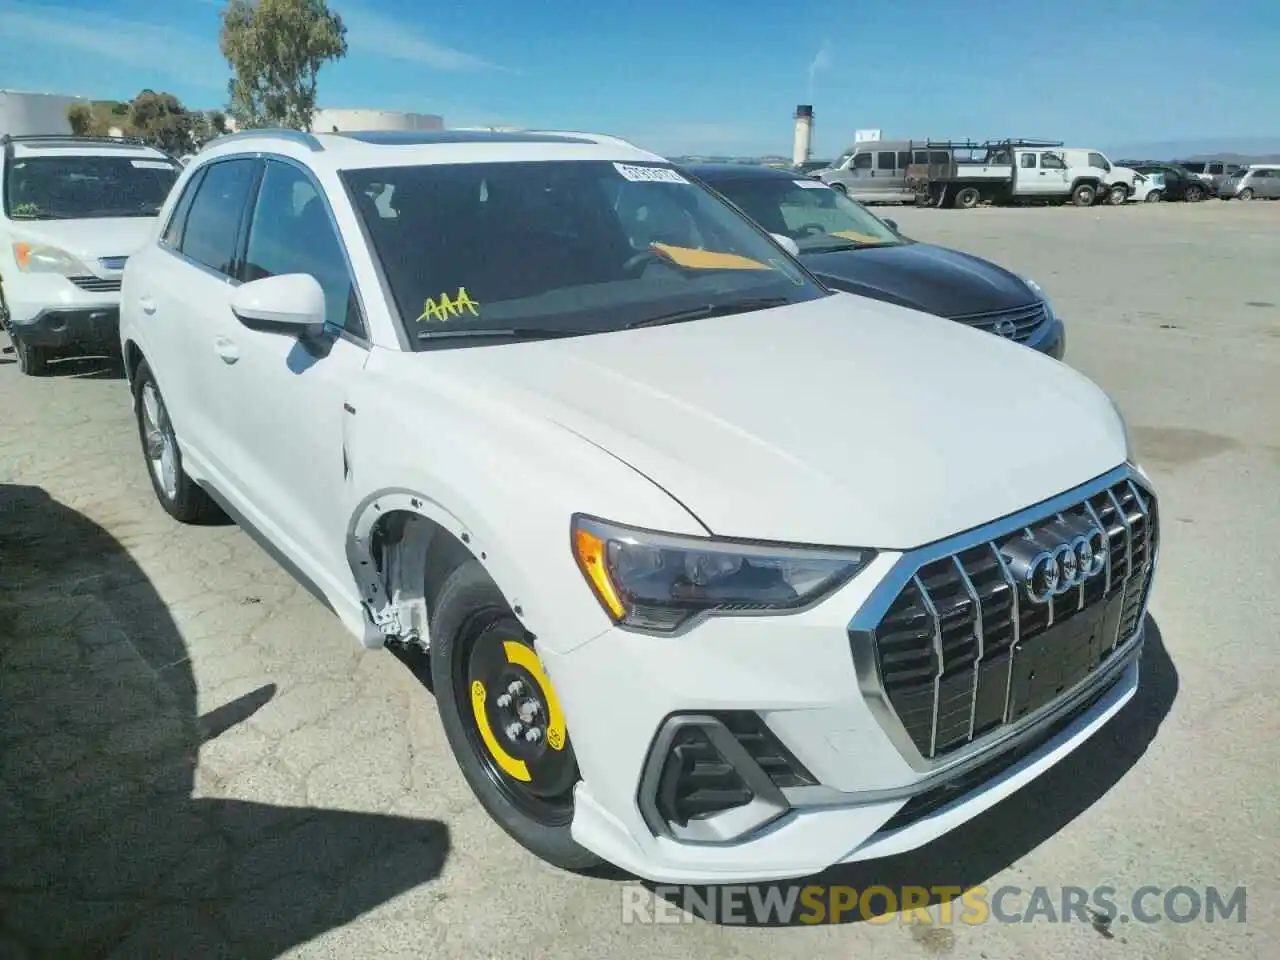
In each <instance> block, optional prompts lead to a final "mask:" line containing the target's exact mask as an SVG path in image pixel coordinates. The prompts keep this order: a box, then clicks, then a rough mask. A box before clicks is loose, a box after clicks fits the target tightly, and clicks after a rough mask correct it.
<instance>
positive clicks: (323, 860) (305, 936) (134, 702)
mask: <svg viewBox="0 0 1280 960" xmlns="http://www.w3.org/2000/svg"><path fill="white" fill-rule="evenodd" d="M881 212H883V213H885V214H887V215H889V216H892V217H895V218H896V219H897V220H898V221H899V223H900V225H901V227H902V229H903V230H904V231H906V232H907V233H908V234H911V235H913V236H915V237H917V238H919V239H924V240H931V241H936V242H940V243H944V244H948V245H952V246H956V247H959V248H962V249H965V250H969V251H972V252H974V253H977V254H980V255H984V256H988V257H990V258H992V259H995V260H997V261H999V262H1000V263H1003V264H1006V265H1008V266H1010V267H1012V268H1014V269H1016V270H1018V271H1019V272H1022V273H1024V274H1025V275H1027V276H1030V277H1032V278H1033V279H1035V280H1037V281H1038V282H1039V283H1040V284H1041V285H1042V286H1043V287H1044V288H1045V289H1046V290H1047V291H1048V292H1049V293H1050V295H1051V296H1052V298H1053V301H1054V303H1055V305H1056V306H1057V308H1058V310H1059V312H1060V313H1061V314H1062V315H1063V316H1064V317H1065V318H1066V320H1067V325H1068V331H1069V339H1068V349H1067V359H1068V361H1069V362H1070V363H1071V364H1073V365H1075V366H1077V367H1078V368H1079V369H1081V370H1083V371H1084V372H1085V373H1087V374H1089V375H1090V376H1091V377H1093V378H1095V379H1096V380H1097V381H1099V382H1100V383H1101V384H1102V385H1103V386H1104V387H1105V388H1106V389H1107V390H1108V391H1110V392H1111V393H1112V395H1113V396H1114V397H1115V398H1116V400H1117V401H1118V403H1119V405H1120V406H1121V408H1122V409H1123V411H1124V412H1125V413H1126V415H1127V416H1128V419H1129V421H1130V424H1131V426H1132V430H1133V434H1134V439H1135V441H1136V445H1137V447H1138V449H1139V452H1140V454H1141V457H1142V459H1143V460H1144V462H1145V464H1146V466H1147V467H1148V469H1149V471H1150V473H1151V474H1152V476H1153V478H1154V480H1155V482H1156V484H1157V486H1158V490H1159V492H1160V494H1161V497H1162V513H1163V521H1164V546H1163V555H1162V567H1161V571H1160V576H1159V579H1158V583H1157V587H1156V591H1155V595H1154V601H1153V609H1152V613H1153V619H1152V624H1151V627H1150V642H1149V648H1148V652H1147V656H1146V659H1145V660H1144V678H1143V687H1142V690H1141V693H1140V695H1139V697H1138V698H1137V700H1135V701H1134V702H1133V703H1132V704H1131V705H1130V706H1129V707H1128V708H1127V709H1126V710H1125V711H1124V712H1123V713H1122V714H1121V715H1120V716H1119V717H1118V718H1117V720H1116V721H1115V722H1113V723H1112V724H1111V725H1110V726H1109V727H1108V728H1107V729H1106V730H1104V731H1103V732H1102V733H1101V734H1099V735H1098V736H1097V737H1096V738H1095V739H1094V740H1092V741H1091V742H1090V743H1089V744H1087V745H1086V746H1085V747H1084V748H1083V749H1082V750H1081V751H1080V752H1078V753H1077V754H1076V755H1074V756H1073V757H1071V758H1069V759H1068V760H1066V761H1064V762H1063V763H1062V764H1061V765H1059V766H1058V767H1057V768H1055V769H1054V770H1053V771H1052V772H1051V773H1050V774H1049V775H1047V776H1045V777H1043V778H1042V779H1041V780H1040V781H1038V782H1036V783H1035V784H1034V785H1032V786H1031V787H1029V788H1027V789H1025V790H1023V791H1022V792H1020V793H1018V794H1016V795H1015V796H1013V797H1012V798H1011V799H1009V800H1007V801H1006V802H1004V803H1003V804H1001V805H1000V806H998V807H996V808H995V809H993V810H991V811H990V812H989V813H987V814H986V815H984V816H982V817H981V818H980V819H979V820H977V821H975V822H973V823H971V824H970V825H968V826H967V827H966V828H964V829H962V830H960V831H959V832H957V833H955V834H953V835H952V836H950V837H947V838H945V839H944V840H942V841H941V842H938V843H936V844H934V845H932V846H931V847H929V848H927V849H924V850H921V851H919V852H918V853H916V854H913V855H911V856H908V857H902V858H898V859H895V860H891V861H885V862H881V863H871V864H864V865H862V866H860V867H856V868H850V869H844V870H839V871H833V872H832V874H831V875H830V876H828V877H824V878H822V880H823V882H829V883H838V884H848V885H852V886H854V887H856V888H858V889H862V888H865V887H867V886H868V885H870V884H876V883H883V884H887V885H889V886H897V885H901V884H915V885H923V886H935V885H947V884H964V885H967V884H981V885H983V886H985V887H986V888H988V889H989V890H994V889H995V888H998V887H1001V886H1005V885H1014V886H1017V887H1020V888H1022V889H1023V890H1024V891H1028V892H1029V891H1030V890H1031V889H1032V888H1034V887H1036V886H1041V885H1043V886H1046V887H1049V888H1051V889H1052V890H1053V891H1054V893H1053V896H1054V898H1055V900H1056V899H1057V897H1058V894H1057V892H1056V891H1057V889H1058V888H1060V887H1062V886H1064V885H1071V886H1079V887H1085V888H1093V887H1095V886H1098V885H1108V886H1111V887H1114V888H1115V889H1116V891H1117V894H1116V900H1117V902H1118V904H1119V906H1120V910H1121V912H1122V913H1124V912H1126V908H1127V906H1128V900H1127V898H1128V896H1129V895H1130V894H1132V893H1133V892H1134V891H1136V890H1138V889H1139V888H1141V887H1143V886H1146V885H1152V886H1156V887H1160V888H1163V889H1168V888H1172V887H1175V886H1179V885H1186V886H1190V887H1192V888H1195V889H1197V890H1199V891H1201V892H1203V891H1204V889H1205V888H1206V887H1207V886H1213V885H1216V886H1218V887H1221V888H1224V894H1230V892H1231V891H1232V890H1233V889H1234V888H1235V887H1237V886H1239V885H1245V886H1247V888H1248V889H1247V914H1246V920H1245V922H1244V923H1239V922H1237V920H1238V917H1237V918H1233V919H1230V920H1226V921H1223V920H1221V919H1219V920H1218V921H1217V922H1215V923H1206V922H1204V920H1203V919H1199V920H1195V921H1193V922H1189V923H1174V922H1171V921H1168V920H1166V921H1163V922H1159V923H1154V924H1147V923H1139V922H1136V921H1133V922H1128V923H1126V922H1123V921H1121V920H1120V919H1118V918H1117V919H1116V920H1115V921H1113V922H1111V923H1110V924H1107V923H1106V922H1105V921H1104V920H1101V919H1095V920H1094V921H1093V922H1092V923H1081V922H1074V923H1067V924H1053V923H1051V922H1048V921H1047V920H1045V919H1038V920H1035V921H1034V922H1030V923H1023V924H1005V923H998V922H995V921H994V920H992V921H988V922H987V923H985V924H981V925H970V924H966V923H962V922H952V923H949V924H946V923H939V924H933V925H925V924H919V923H917V924H904V923H900V922H898V921H897V920H892V921H891V922H889V923H887V924H869V923H865V922H864V923H846V924H839V925H832V926H822V927H811V928H810V927H803V926H791V927H776V926H775V927H771V928H761V927H755V928H750V929H747V928H742V927H734V926H726V925H717V924H713V923H709V922H705V921H703V920H695V921H693V922H690V923H683V924H679V925H667V926H635V925H624V924H623V923H622V918H623V904H624V897H625V896H626V893H625V891H624V889H623V886H622V884H621V882H620V881H619V880H617V879H613V878H583V877H577V876H571V875H566V874H563V873H559V872H557V871H555V870H553V869H550V868H548V867H546V866H543V865H542V864H540V863H538V862H536V861H535V860H534V859H533V858H532V857H531V856H529V855H528V854H526V853H524V852H523V851H522V850H521V849H520V848H518V847H516V846H515V845H514V843H512V842H511V841H510V840H508V839H507V837H506V835H505V834H503V833H502V832H501V831H500V830H499V829H498V827H496V826H495V825H494V824H492V823H491V822H490V821H489V819H488V817H487V816H486V815H485V814H484V813H483V811H482V810H481V809H480V807H479V806H478V804H477V803H475V802H474V801H473V800H472V798H471V795H470V793H469V792H468V790H467V788H466V786H465V785H464V783H463V780H462V777H461V776H460V774H459V773H458V770H457V767H456V765H455V763H454V761H453V759H452V757H451V756H450V754H449V752H448V749H447V747H446V744H445V738H444V735H443V733H442V731H441V729H440V725H439V722H438V719H437V716H436V712H435V707H434V703H433V701H432V699H431V697H430V696H429V694H428V693H427V692H426V691H425V690H424V688H423V687H422V685H421V684H420V683H419V682H418V681H417V680H416V679H415V676H414V674H413V672H412V671H411V670H410V669H407V668H406V666H405V665H403V664H402V663H401V662H400V661H399V660H397V659H396V658H395V657H394V656H393V655H391V654H389V653H386V652H378V653H365V652H362V651H361V650H359V649H358V648H357V647H356V646H355V644H354V643H353V642H352V641H351V640H350V639H349V638H348V637H347V636H346V635H345V634H344V633H343V632H342V631H341V630H340V629H339V628H338V626H337V624H336V623H335V622H334V621H332V620H331V619H330V617H329V615H328V614H327V613H326V612H325V611H324V609H322V607H321V606H320V605H319V604H318V603H317V602H316V601H315V600H313V599H312V598H311V597H310V595H308V594H307V593H306V592H304V590H303V589H302V588H301V587H299V586H298V585H296V584H295V583H294V582H293V581H292V580H291V579H290V578H289V577H288V575H287V574H285V573H284V572H283V570H282V569H281V568H280V567H278V566H277V565H276V563H275V562H274V561H273V560H272V559H271V558H270V557H268V556H267V554H266V553H264V552H263V550H262V549H260V548H259V546H257V545H256V544H255V542H254V541H253V540H251V539H250V538H249V537H248V536H247V535H245V534H244V533H243V532H241V531H240V530H239V529H237V528H235V527H232V526H223V527H204V528H184V527H180V526H178V525H177V524H175V523H173V522H171V521H170V520H169V519H168V517H167V516H166V515H165V514H164V513H163V512H162V511H161V509H160V507H159V506H158V505H157V504H156V503H155V502H154V500H153V497H152V493H151V490H150V487H149V485H148V481H147V477H146V474H145V471H144V465H143V462H142V458H141V455H140V452H139V444H138V437H137V433H136V429H135V426H134V423H133V420H132V417H131V411H130V405H129V401H128V397H127V394H126V388H125V386H124V384H123V382H122V381H121V380H119V379H118V378H115V375H114V374H113V373H112V371H111V370H110V369H109V368H105V367H104V366H103V365H102V364H100V363H98V362H96V361H71V362H64V363H62V364H60V365H59V368H58V374H57V375H56V376H53V377H51V378H49V379H42V380H35V379H29V378H23V377H21V376H19V374H18V372H17V369H16V366H15V365H14V364H13V363H12V358H11V356H10V357H7V358H4V359H2V360H0V484H4V486H3V487H0V957H4V958H7V960H17V958H23V957H28V956H30V957H37V956H59V957H92V956H114V957H123V958H145V957H180V958H184V960H185V958H197V957H199V958H214V957H271V956H279V955H282V954H283V955H288V956H291V957H298V958H302V957H307V958H319V957H335V958H343V960H358V958H365V957H405V958H409V957H413V958H420V957H424V956H457V957H468V958H478V957H504V958H532V957H584V958H591V960H597V958H605V957H608V958H627V957H662V958H664V960H683V958H688V960H707V958H721V957H724V958H742V960H746V958H758V960H765V958H769V960H785V958H797V960H799V958H804V960H817V958H837V957H839V958H858V960H873V958H885V960H910V958H920V957H926V958H932V957H957V958H973V960H979V958H982V960H1030V958H1064V960H1065V958H1070V960H1079V958H1088V957H1117V958H1125V960H1137V958H1187V960H1193V958H1194V960H1199V958H1205V957H1213V958H1215V960H1231V958H1246V957H1247V958H1258V960H1261V958H1274V957H1276V956H1277V955H1278V954H1277V949H1278V948H1277V946H1276V944H1277V943H1278V942H1280V923H1278V922H1277V917H1276V913H1275V904H1276V902H1277V895H1278V894H1280V882H1278V880H1277V878H1278V876H1280V870H1278V869H1277V866H1276V864H1277V861H1278V859H1280V858H1278V857H1277V854H1280V802H1278V801H1277V799H1276V785H1277V773H1276V771H1277V769H1280V721H1278V720H1277V711H1276V709H1275V707H1276V702H1277V701H1276V694H1275V689H1276V687H1275V684H1276V678H1277V676H1280V643H1278V642H1277V641H1278V640H1280V629H1278V628H1277V622H1278V621H1280V603H1278V601H1277V597H1278V596H1280V591H1278V590H1277V588H1276V575H1275V562H1276V559H1277V548H1276V544H1277V543H1280V511H1278V510H1277V506H1276V491H1277V490H1280V277H1278V274H1277V270H1278V269H1280V204H1262V203H1257V204H1253V205H1242V204H1223V203H1217V202H1213V203H1206V204H1203V205H1199V206H1186V205H1181V204H1163V205H1158V206H1156V205H1152V206H1147V207H1141V206H1139V207H1129V208H1122V209H1111V208H1100V209H1096V210H1076V209H1073V208H1064V209H1036V210H974V211H935V210H913V209H908V210H900V211H893V210H884V211H881ZM986 386H987V388H989V389H992V390H999V389H1000V385H999V384H998V383H996V384H989V385H986ZM1008 399H1009V402H1010V403H1035V402H1036V399H1035V398H1034V397H1009V398H1008ZM1044 413H1045V418H1046V419H1045V429H1047V430H1052V429H1053V422H1054V420H1053V418H1054V416H1055V414H1054V411H1053V410H1052V409H1046V410H1045V411H1044ZM963 428H964V425H963V423H960V422H957V424H956V429H963ZM1011 442H1014V441H1013V440H1012V439H1011ZM1182 903H1183V906H1182V908H1181V909H1183V910H1186V909H1187V907H1186V903H1187V901H1185V900H1184V901H1182ZM1145 904H1146V907H1147V908H1148V909H1149V910H1160V909H1162V906H1161V904H1162V900H1161V897H1160V896H1158V895H1156V896H1152V897H1148V898H1147V900H1146V901H1145ZM1026 906H1027V900H1026V897H1025V896H1024V897H1022V898H1017V897H1015V898H1012V899H1011V900H1010V901H1008V902H1006V904H1005V907H1004V909H1005V911H1006V913H1007V912H1008V911H1011V910H1012V911H1018V910H1022V909H1025V908H1026ZM934 913H935V916H938V915H939V910H938V908H937V907H935V908H934Z"/></svg>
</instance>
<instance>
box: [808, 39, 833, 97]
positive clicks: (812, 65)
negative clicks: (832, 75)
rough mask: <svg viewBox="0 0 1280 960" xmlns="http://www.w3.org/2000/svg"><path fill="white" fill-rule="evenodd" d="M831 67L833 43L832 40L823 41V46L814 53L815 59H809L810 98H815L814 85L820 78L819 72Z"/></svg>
mask: <svg viewBox="0 0 1280 960" xmlns="http://www.w3.org/2000/svg"><path fill="white" fill-rule="evenodd" d="M830 68H831V45H830V41H825V40H824V41H823V43H822V46H821V48H819V50H818V52H817V53H815V54H814V55H813V59H812V60H810V61H809V86H808V90H809V99H810V100H812V99H813V86H814V83H815V82H816V81H817V79H818V74H819V73H821V72H822V71H823V70H829V69H830Z"/></svg>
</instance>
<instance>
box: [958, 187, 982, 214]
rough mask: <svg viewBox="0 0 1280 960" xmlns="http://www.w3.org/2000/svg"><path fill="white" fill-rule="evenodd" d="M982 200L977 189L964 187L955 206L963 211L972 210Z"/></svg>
mask: <svg viewBox="0 0 1280 960" xmlns="http://www.w3.org/2000/svg"><path fill="white" fill-rule="evenodd" d="M981 199H982V194H981V193H980V192H979V191H978V188H977V187H964V188H962V189H961V190H960V192H959V193H957V194H956V199H955V205H956V206H957V207H959V208H960V209H961V210H972V209H973V208H974V207H976V206H977V205H978V201H979V200H981Z"/></svg>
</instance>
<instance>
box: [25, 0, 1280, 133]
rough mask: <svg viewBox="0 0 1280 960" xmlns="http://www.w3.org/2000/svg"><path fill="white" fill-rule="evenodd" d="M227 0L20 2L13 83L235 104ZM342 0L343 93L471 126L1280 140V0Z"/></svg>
mask: <svg viewBox="0 0 1280 960" xmlns="http://www.w3.org/2000/svg"><path fill="white" fill-rule="evenodd" d="M221 6H222V2H221V0H169V2H168V3H165V4H152V3H150V2H147V0H0V88H9V89H20V90H46V91H53V92H60V93H73V94H79V95H83V96H89V97H93V98H121V99H126V98H130V97H132V96H133V95H134V94H135V93H136V92H137V91H138V90H140V89H142V88H144V87H151V88H153V89H157V90H167V91H169V92H171V93H174V94H177V95H178V96H179V97H180V98H181V99H182V100H183V101H184V102H185V103H187V105H188V106H194V107H217V106H221V105H222V104H223V103H224V101H225V98H226V80H227V75H228V70H227V66H226V62H225V61H224V60H223V59H222V56H221V54H220V53H219V51H218V10H219V8H220V7H221ZM330 6H331V9H333V10H335V11H336V12H338V13H339V14H341V15H342V17H343V19H344V20H345V21H346V23H347V27H348V42H349V44H350V52H349V54H348V56H347V58H346V59H345V60H344V61H342V62H340V63H338V64H336V65H330V66H328V67H326V68H324V70H323V71H322V72H321V79H320V100H321V105H322V106H332V107H382V108H386V109H397V110H418V111H421V112H425V113H439V114H443V115H444V117H445V120H446V123H447V124H449V125H454V126H470V125H479V124H484V125H489V124H503V125H505V124H511V125H518V126H542V127H561V128H566V129H591V130H599V131H602V132H610V133H615V134H618V135H621V136H626V137H629V138H631V139H634V140H636V141H637V142H639V143H641V144H642V145H644V146H647V147H650V148H651V149H654V150H657V151H659V152H664V153H671V154H674V153H679V152H686V151H690V152H727V153H739V154H747V153H759V152H783V153H789V152H790V140H791V134H790V129H791V115H792V111H793V110H794V107H795V105H796V104H797V103H812V104H813V105H814V109H815V113H816V124H815V150H816V152H817V154H818V155H820V156H821V155H832V154H834V153H837V152H838V151H839V149H840V148H841V147H842V146H843V145H844V143H845V142H846V141H847V140H850V139H851V138H852V134H853V131H854V130H855V129H857V128H863V127H871V128H880V129H881V130H882V131H883V132H884V136H886V137H893V136H901V137H935V138H941V137H966V136H971V137H975V138H985V137H989V136H1001V135H1013V136H1028V137H1051V138H1054V139H1062V140H1067V141H1070V142H1072V143H1079V144H1082V145H1085V144H1087V145H1090V146H1098V147H1101V148H1103V149H1108V148H1112V149H1119V148H1121V147H1129V146H1130V145H1138V144H1145V143H1151V142H1155V141H1160V142H1166V143H1167V142H1169V141H1173V142H1178V143H1190V142H1194V141H1210V142H1211V141H1217V142H1219V143H1221V144H1222V146H1221V147H1220V149H1233V146H1232V145H1233V144H1234V143H1237V142H1240V141H1243V140H1245V139H1249V138H1265V139H1266V140H1268V141H1274V145H1273V146H1270V147H1266V148H1264V149H1280V52H1278V51H1280V4H1275V3H1264V2H1252V0H1249V2H1237V3H1234V4H1230V5H1228V6H1227V7H1224V8H1221V10H1222V11H1226V10H1229V11H1230V12H1229V13H1227V12H1220V9H1219V8H1217V7H1215V6H1213V5H1212V4H1209V5H1206V4H1205V2H1204V0H1165V2H1163V3H1159V4H1133V3H1117V4H1103V5H1102V6H1097V5H1088V4H1086V5H1083V6H1076V7H1072V6H1071V5H1066V6H1063V5H1062V4H1060V3H1053V4H1049V3H1046V4H1031V3H1027V2H1026V0H1023V2H1020V3H1015V2H1013V0H964V2H958V0H912V2H911V3H908V4H906V5H905V6H904V5H903V4H901V3H898V2H888V3H877V2H865V3H863V2H853V0H845V2H843V3H836V4H813V3H805V2H778V0H699V2H686V3H683V4H675V3H666V2H661V0H647V2H621V0H574V2H566V0H534V2H527V0H526V2H514V0H486V2H484V3H456V4H448V5H446V4H441V3H430V2H421V0H330ZM1144 7H1145V8H1147V9H1145V10H1144V9H1142V8H1144ZM1086 13H1087V14H1089V15H1092V16H1094V17H1095V18H1096V19H1095V26H1096V28H1097V29H1096V30H1095V31H1093V32H1091V33H1087V32H1084V31H1082V21H1081V15H1083V14H1086ZM1255 145H1256V144H1255Z"/></svg>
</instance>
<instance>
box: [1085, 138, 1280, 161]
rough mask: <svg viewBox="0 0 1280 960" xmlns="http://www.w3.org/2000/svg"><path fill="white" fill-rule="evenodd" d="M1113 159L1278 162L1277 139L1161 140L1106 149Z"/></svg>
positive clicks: (1279, 158) (1279, 159) (1278, 141)
mask: <svg viewBox="0 0 1280 960" xmlns="http://www.w3.org/2000/svg"><path fill="white" fill-rule="evenodd" d="M1107 153H1108V155H1110V156H1113V157H1141V158H1143V159H1152V160H1155V159H1160V160H1225V161H1227V162H1228V163H1280V137H1222V138H1221V139H1216V140H1210V139H1203V140H1200V139H1197V140H1161V141H1151V142H1147V143H1130V144H1122V145H1120V146H1116V147H1111V148H1109V149H1108V150H1107Z"/></svg>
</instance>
